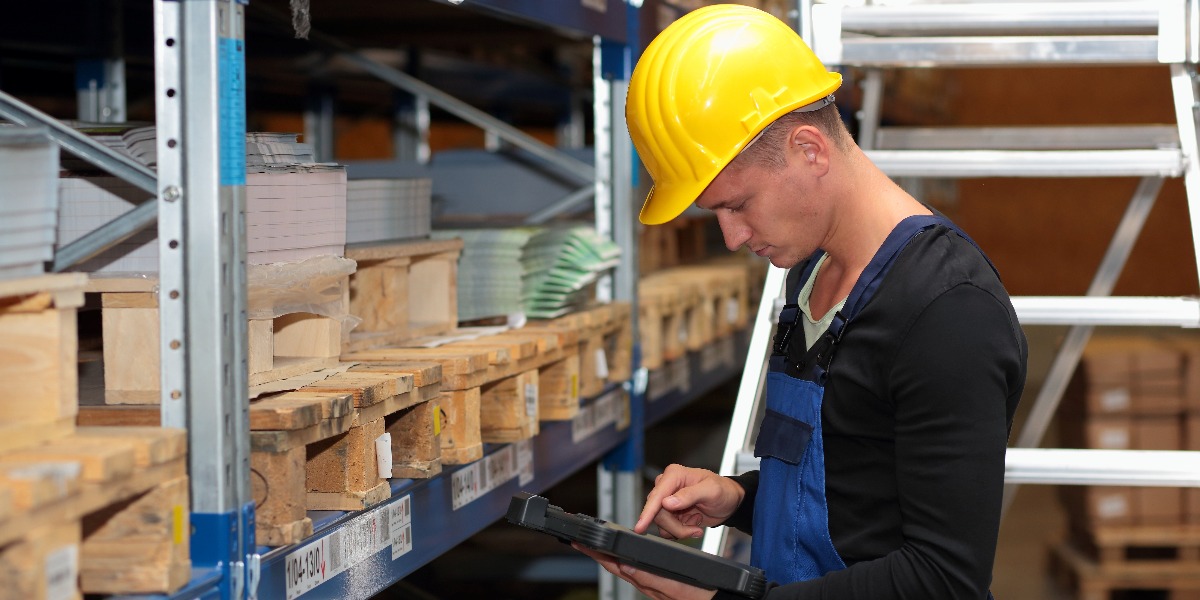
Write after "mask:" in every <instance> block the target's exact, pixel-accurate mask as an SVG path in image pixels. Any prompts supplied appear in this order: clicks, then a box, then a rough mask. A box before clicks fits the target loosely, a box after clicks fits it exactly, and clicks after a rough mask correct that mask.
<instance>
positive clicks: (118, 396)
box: [100, 308, 161, 404]
mask: <svg viewBox="0 0 1200 600" xmlns="http://www.w3.org/2000/svg"><path fill="white" fill-rule="evenodd" d="M100 319H101V322H102V324H103V328H104V388H105V396H104V400H105V402H106V403H109V404H117V403H121V404H125V403H129V404H142V403H145V404H157V403H158V402H159V397H160V396H159V391H158V390H159V385H160V384H159V360H160V359H159V353H160V351H161V350H160V348H159V341H158V339H159V338H158V309H157V308H112V309H107V310H104V311H102V312H101V313H100ZM109 392H113V393H109Z"/></svg>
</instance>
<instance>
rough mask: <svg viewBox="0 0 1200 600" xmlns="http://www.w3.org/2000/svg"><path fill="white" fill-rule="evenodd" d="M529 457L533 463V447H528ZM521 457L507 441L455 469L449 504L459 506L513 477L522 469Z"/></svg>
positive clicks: (451, 477)
mask: <svg viewBox="0 0 1200 600" xmlns="http://www.w3.org/2000/svg"><path fill="white" fill-rule="evenodd" d="M529 457H530V458H529V460H530V462H531V463H532V460H533V458H532V457H533V450H532V449H530V451H529ZM521 460H522V457H521V456H520V453H519V452H518V451H517V450H516V449H514V447H513V445H512V444H509V445H508V446H505V447H503V448H501V449H500V450H498V451H497V452H494V453H492V454H489V455H488V456H485V457H484V458H483V460H479V461H476V462H474V463H471V464H470V465H467V466H466V467H463V468H461V469H459V470H457V471H455V472H454V473H453V474H452V475H450V506H451V507H452V508H453V509H454V510H458V509H460V508H462V507H464V506H466V505H468V504H470V503H471V502H474V501H475V500H476V499H477V498H479V497H480V496H483V495H484V494H486V493H488V492H490V491H492V490H494V489H496V488H498V487H500V486H502V485H504V484H506V483H508V482H509V481H512V479H513V478H515V477H517V475H518V474H520V472H521ZM530 468H532V467H530ZM531 478H532V476H531Z"/></svg>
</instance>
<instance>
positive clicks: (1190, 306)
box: [1012, 296, 1200, 327]
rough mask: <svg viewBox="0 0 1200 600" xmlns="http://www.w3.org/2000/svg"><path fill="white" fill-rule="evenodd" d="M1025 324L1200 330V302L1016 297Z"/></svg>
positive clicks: (1119, 298) (1127, 298) (1149, 298)
mask: <svg viewBox="0 0 1200 600" xmlns="http://www.w3.org/2000/svg"><path fill="white" fill-rule="evenodd" d="M1012 303H1013V308H1015V309H1016V311H1017V318H1018V319H1020V321H1021V324H1022V325H1129V326H1151V327H1164V326H1165V327H1200V299H1196V298H1164V297H1135V296H1116V297H1114V296H1103V297H1088V296H1074V297H1071V296H1014V297H1013V298H1012Z"/></svg>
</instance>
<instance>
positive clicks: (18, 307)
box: [0, 273, 87, 315]
mask: <svg viewBox="0 0 1200 600" xmlns="http://www.w3.org/2000/svg"><path fill="white" fill-rule="evenodd" d="M85 285H87V274H85V273H56V274H52V275H38V276H35V277H22V278H19V279H5V280H0V315H3V314H10V313H16V312H39V311H42V310H44V309H46V308H51V307H53V308H79V307H80V306H83V291H84V286H85Z"/></svg>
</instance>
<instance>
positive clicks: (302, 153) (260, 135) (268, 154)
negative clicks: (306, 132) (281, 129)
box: [246, 131, 313, 167]
mask: <svg viewBox="0 0 1200 600" xmlns="http://www.w3.org/2000/svg"><path fill="white" fill-rule="evenodd" d="M298 137H299V134H297V133H275V132H265V131H251V132H247V133H246V166H247V167H254V166H259V165H295V164H305V163H311V162H313V147H312V144H303V143H300V142H299V141H297V138H298Z"/></svg>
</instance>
